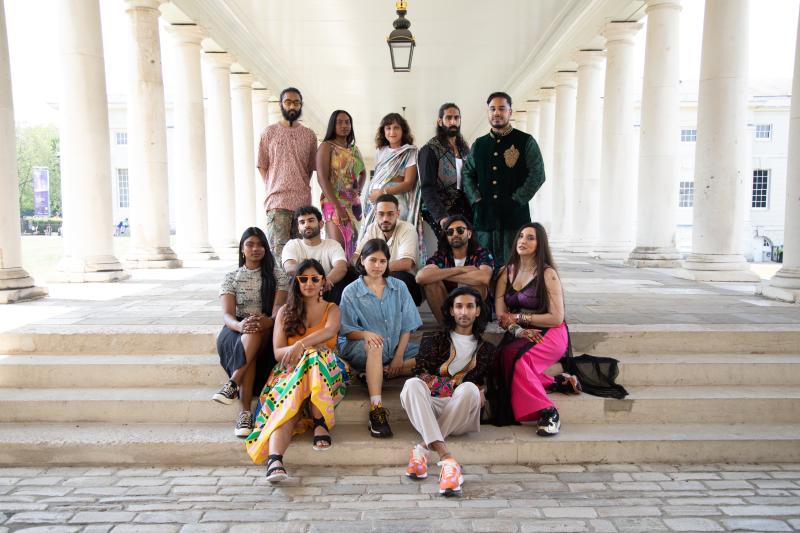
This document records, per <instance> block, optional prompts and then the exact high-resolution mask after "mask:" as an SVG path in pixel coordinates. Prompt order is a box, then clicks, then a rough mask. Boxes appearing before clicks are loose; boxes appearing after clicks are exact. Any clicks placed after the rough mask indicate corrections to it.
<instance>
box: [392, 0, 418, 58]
mask: <svg viewBox="0 0 800 533" xmlns="http://www.w3.org/2000/svg"><path fill="white" fill-rule="evenodd" d="M407 5H408V4H407V2H406V0H397V3H396V4H395V7H396V8H397V17H398V18H397V20H395V21H394V22H393V23H392V25H393V26H394V31H392V33H390V34H389V37H388V38H387V39H386V42H387V43H388V45H389V53H390V54H391V56H392V70H394V71H395V72H411V58H412V57H413V56H414V46H415V44H416V43H414V36H413V35H411V32H410V31H409V30H408V28H409V27H410V26H411V21H410V20H408V19H406V7H407Z"/></svg>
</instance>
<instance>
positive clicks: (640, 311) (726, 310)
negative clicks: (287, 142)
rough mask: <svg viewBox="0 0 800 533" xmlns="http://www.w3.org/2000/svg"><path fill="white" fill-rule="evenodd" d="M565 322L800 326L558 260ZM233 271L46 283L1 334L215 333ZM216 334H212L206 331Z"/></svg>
mask: <svg viewBox="0 0 800 533" xmlns="http://www.w3.org/2000/svg"><path fill="white" fill-rule="evenodd" d="M556 262H557V264H558V266H559V269H560V273H561V276H562V277H563V279H564V291H565V295H566V308H567V321H568V323H569V324H571V325H573V326H574V327H578V328H579V327H580V326H581V325H634V326H635V325H642V326H646V325H653V324H704V325H735V324H750V325H753V324H771V325H783V324H785V325H798V324H800V305H796V304H791V303H785V302H779V301H775V300H769V299H767V298H764V297H762V296H756V295H754V292H753V289H754V285H753V284H738V283H727V284H726V283H699V282H695V281H688V280H683V279H678V278H675V277H673V276H671V275H670V274H669V272H670V271H669V270H663V269H634V268H628V267H625V266H623V265H622V264H621V263H619V262H612V261H602V260H596V259H590V258H588V257H586V256H580V255H575V254H562V255H557V256H556ZM232 268H233V264H232V263H230V262H225V261H208V262H197V263H192V262H187V263H186V266H185V267H184V268H182V269H176V270H133V271H131V274H132V278H131V280H129V281H125V282H122V283H110V284H105V283H86V284H51V285H49V290H50V297H48V298H45V299H43V300H37V301H33V302H23V303H17V304H14V305H9V306H3V307H2V308H0V332H2V331H9V330H13V329H17V328H24V327H26V326H47V325H51V326H78V327H80V326H122V325H125V326H143V328H142V329H145V328H146V326H148V325H169V326H209V327H210V326H214V327H216V326H219V325H220V324H221V317H220V315H221V307H220V304H219V298H218V290H219V284H220V281H221V280H222V277H223V276H224V274H225V272H227V271H229V270H231V269H232ZM210 329H215V328H210Z"/></svg>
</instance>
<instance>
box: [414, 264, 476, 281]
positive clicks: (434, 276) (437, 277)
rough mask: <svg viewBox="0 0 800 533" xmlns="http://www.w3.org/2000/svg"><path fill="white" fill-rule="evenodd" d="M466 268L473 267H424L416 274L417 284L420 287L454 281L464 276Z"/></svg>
mask: <svg viewBox="0 0 800 533" xmlns="http://www.w3.org/2000/svg"><path fill="white" fill-rule="evenodd" d="M468 268H475V267H452V268H439V267H438V266H436V265H425V266H424V267H423V268H422V270H420V271H419V272H417V278H416V279H417V283H419V284H420V285H430V284H431V283H436V282H437V281H442V280H445V279H447V280H450V279H454V278H455V277H456V276H458V275H460V274H466V273H467V270H466V269H468Z"/></svg>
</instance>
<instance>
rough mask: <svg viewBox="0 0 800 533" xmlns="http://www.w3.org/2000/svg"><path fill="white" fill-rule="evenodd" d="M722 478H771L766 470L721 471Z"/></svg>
mask: <svg viewBox="0 0 800 533" xmlns="http://www.w3.org/2000/svg"><path fill="white" fill-rule="evenodd" d="M719 476H720V477H721V478H722V479H769V478H770V475H769V474H767V473H766V472H720V474H719Z"/></svg>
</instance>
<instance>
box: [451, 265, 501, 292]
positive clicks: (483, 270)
mask: <svg viewBox="0 0 800 533" xmlns="http://www.w3.org/2000/svg"><path fill="white" fill-rule="evenodd" d="M461 268H464V269H467V270H466V271H465V272H463V273H460V274H458V275H456V276H453V277H452V278H450V281H455V282H456V283H463V284H465V285H471V286H473V287H476V286H479V285H485V286H487V287H488V286H489V282H490V281H491V280H492V269H491V268H490V267H489V266H488V265H481V266H479V267H475V266H464V267H461Z"/></svg>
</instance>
